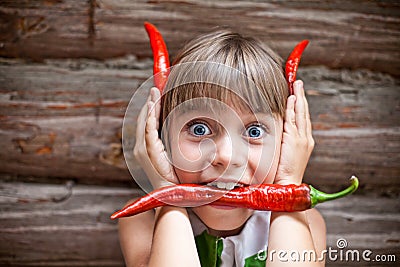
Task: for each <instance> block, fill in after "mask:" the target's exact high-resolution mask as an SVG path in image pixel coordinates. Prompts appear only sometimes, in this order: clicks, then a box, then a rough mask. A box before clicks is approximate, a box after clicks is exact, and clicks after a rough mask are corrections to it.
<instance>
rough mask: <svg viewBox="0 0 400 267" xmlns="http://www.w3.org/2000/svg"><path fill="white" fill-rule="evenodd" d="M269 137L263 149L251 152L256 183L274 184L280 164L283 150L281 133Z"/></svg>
mask: <svg viewBox="0 0 400 267" xmlns="http://www.w3.org/2000/svg"><path fill="white" fill-rule="evenodd" d="M277 134H278V135H277V136H276V137H275V136H274V137H271V138H268V139H267V140H266V142H265V143H264V145H263V146H262V148H261V149H259V150H258V151H252V152H251V153H250V155H251V156H250V157H253V158H251V160H250V161H249V162H251V163H252V168H253V170H255V171H254V178H255V181H253V182H255V183H267V184H272V183H273V182H274V178H275V175H276V172H277V169H278V165H279V158H280V151H281V141H282V139H281V135H280V134H281V133H280V132H279V133H277Z"/></svg>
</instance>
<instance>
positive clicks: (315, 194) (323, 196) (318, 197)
mask: <svg viewBox="0 0 400 267" xmlns="http://www.w3.org/2000/svg"><path fill="white" fill-rule="evenodd" d="M350 181H351V185H350V186H349V187H347V188H346V189H344V190H343V191H340V192H337V193H333V194H328V193H324V192H321V191H319V190H317V189H315V188H314V187H312V186H310V188H311V192H310V197H311V207H312V208H313V207H314V206H315V205H317V204H318V203H322V202H325V201H329V200H334V199H337V198H341V197H345V196H347V195H350V194H351V193H353V192H354V191H356V190H357V188H358V184H359V183H358V178H357V177H355V176H352V177H351V178H350Z"/></svg>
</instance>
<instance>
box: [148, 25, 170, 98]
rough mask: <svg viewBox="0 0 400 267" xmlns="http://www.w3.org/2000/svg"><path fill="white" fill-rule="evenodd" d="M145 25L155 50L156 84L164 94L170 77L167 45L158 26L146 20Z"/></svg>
mask: <svg viewBox="0 0 400 267" xmlns="http://www.w3.org/2000/svg"><path fill="white" fill-rule="evenodd" d="M144 27H145V29H146V31H147V34H148V36H149V38H150V45H151V50H152V51H153V60H154V65H153V75H154V85H155V86H156V87H157V88H158V89H159V90H160V93H161V94H162V91H163V89H164V86H165V84H166V82H167V79H168V75H169V67H170V63H169V56H168V50H167V46H166V44H165V42H164V39H163V37H162V35H161V33H160V32H159V31H158V29H157V28H156V26H154V25H153V24H151V23H149V22H145V23H144Z"/></svg>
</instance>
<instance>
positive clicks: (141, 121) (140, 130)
mask: <svg viewBox="0 0 400 267" xmlns="http://www.w3.org/2000/svg"><path fill="white" fill-rule="evenodd" d="M150 99H151V95H150V94H149V96H148V97H147V100H146V103H145V104H144V105H143V107H142V109H141V110H140V113H139V116H138V118H137V120H136V145H138V144H140V145H144V143H143V142H144V132H145V126H146V119H147V116H148V102H149V101H150Z"/></svg>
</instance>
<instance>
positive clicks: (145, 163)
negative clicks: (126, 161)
mask: <svg viewBox="0 0 400 267" xmlns="http://www.w3.org/2000/svg"><path fill="white" fill-rule="evenodd" d="M160 111H161V104H160V91H159V90H158V89H157V88H156V87H153V88H151V89H150V95H149V97H148V99H147V102H146V104H145V105H144V106H143V108H142V110H141V111H140V114H139V117H138V120H137V128H136V144H135V148H134V150H133V154H134V156H135V158H136V160H137V161H138V162H139V164H140V166H141V167H142V168H143V170H144V172H145V173H146V175H147V177H148V178H149V180H150V182H151V184H152V185H153V188H154V189H157V188H160V187H163V186H166V185H171V183H174V184H177V183H178V182H179V181H178V179H177V177H176V176H175V172H174V169H173V167H172V165H171V164H170V162H169V160H168V156H167V152H166V151H165V147H164V144H163V142H162V141H161V139H160V138H159V135H158V128H159V118H160Z"/></svg>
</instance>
